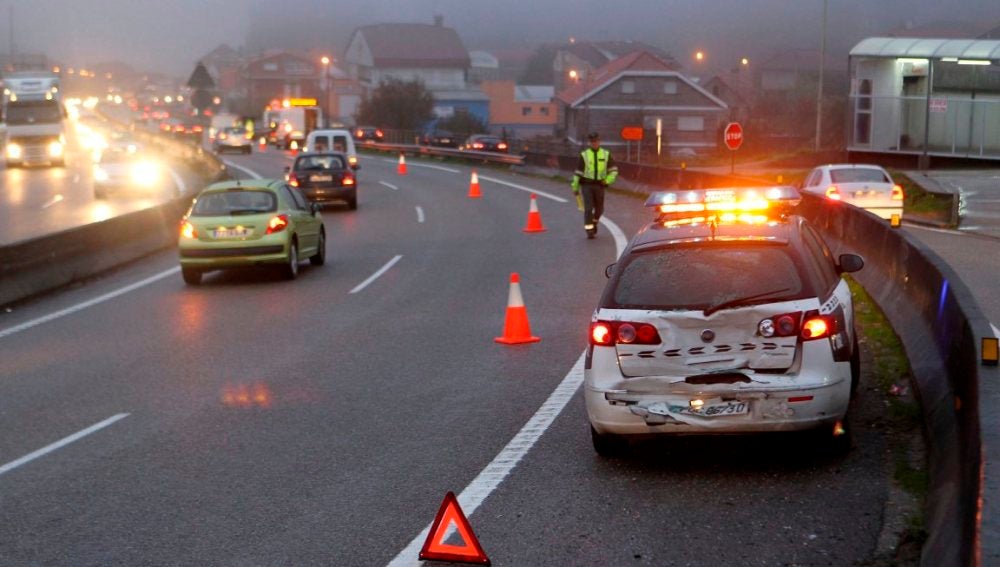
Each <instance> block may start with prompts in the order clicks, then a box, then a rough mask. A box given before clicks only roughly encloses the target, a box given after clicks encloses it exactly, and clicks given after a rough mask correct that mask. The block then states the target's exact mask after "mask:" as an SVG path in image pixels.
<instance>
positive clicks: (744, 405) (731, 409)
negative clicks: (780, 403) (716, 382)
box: [646, 399, 750, 417]
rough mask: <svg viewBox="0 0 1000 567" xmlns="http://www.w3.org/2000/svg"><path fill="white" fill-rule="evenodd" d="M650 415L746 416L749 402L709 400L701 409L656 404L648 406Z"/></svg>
mask: <svg viewBox="0 0 1000 567" xmlns="http://www.w3.org/2000/svg"><path fill="white" fill-rule="evenodd" d="M646 409H648V410H649V412H650V413H655V414H658V415H671V414H673V415H694V416H698V417H725V416H731V415H746V414H748V413H750V402H739V401H726V402H724V401H721V400H718V399H716V400H709V402H706V403H705V404H703V405H702V406H701V407H697V408H696V407H692V406H691V405H690V404H687V405H681V404H678V403H676V402H657V403H654V404H650V405H649V407H648V408H646Z"/></svg>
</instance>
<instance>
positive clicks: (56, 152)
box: [49, 142, 63, 158]
mask: <svg viewBox="0 0 1000 567" xmlns="http://www.w3.org/2000/svg"><path fill="white" fill-rule="evenodd" d="M62 155H63V145H62V143H61V142H49V157H54V158H57V157H61V156H62Z"/></svg>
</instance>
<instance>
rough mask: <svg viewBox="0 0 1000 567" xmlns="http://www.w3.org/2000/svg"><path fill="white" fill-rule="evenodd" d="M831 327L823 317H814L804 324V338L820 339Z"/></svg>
mask: <svg viewBox="0 0 1000 567" xmlns="http://www.w3.org/2000/svg"><path fill="white" fill-rule="evenodd" d="M829 331H830V327H829V326H828V325H827V324H826V321H825V320H824V319H823V318H822V317H814V318H812V319H809V320H807V321H806V322H805V323H803V324H802V338H805V339H818V338H820V337H823V336H825V335H826V334H827V333H828V332H829Z"/></svg>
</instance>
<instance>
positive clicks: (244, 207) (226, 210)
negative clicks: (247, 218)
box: [191, 190, 278, 217]
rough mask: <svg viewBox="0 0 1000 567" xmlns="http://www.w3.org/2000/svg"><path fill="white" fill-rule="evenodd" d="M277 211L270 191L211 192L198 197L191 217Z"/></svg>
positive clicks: (276, 201)
mask: <svg viewBox="0 0 1000 567" xmlns="http://www.w3.org/2000/svg"><path fill="white" fill-rule="evenodd" d="M276 210H278V200H277V199H275V197H274V194H273V193H271V192H270V191H253V190H236V191H212V192H210V193H204V194H202V195H201V196H200V197H198V202H196V203H195V204H194V209H193V210H192V211H191V216H195V217H215V216H223V215H252V214H257V213H270V212H273V211H276Z"/></svg>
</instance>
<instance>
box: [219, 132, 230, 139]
mask: <svg viewBox="0 0 1000 567" xmlns="http://www.w3.org/2000/svg"><path fill="white" fill-rule="evenodd" d="M228 138H229V134H226V133H225V132H223V133H222V134H219V139H220V140H226V139H228Z"/></svg>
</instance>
